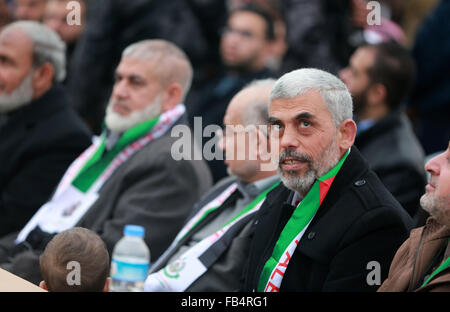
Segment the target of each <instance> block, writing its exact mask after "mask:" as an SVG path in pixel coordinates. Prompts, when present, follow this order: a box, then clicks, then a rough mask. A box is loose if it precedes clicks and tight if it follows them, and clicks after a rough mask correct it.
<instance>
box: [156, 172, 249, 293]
mask: <svg viewBox="0 0 450 312" xmlns="http://www.w3.org/2000/svg"><path fill="white" fill-rule="evenodd" d="M236 181H237V180H236V178H235V177H227V178H224V179H222V180H221V181H219V182H218V183H217V184H216V185H215V186H214V187H213V188H211V190H209V191H208V192H207V194H205V196H203V198H202V199H201V200H200V201H199V202H198V203H197V204H195V206H194V212H193V214H192V217H193V216H194V215H195V213H197V212H198V210H199V209H201V208H203V207H204V206H205V205H206V204H208V203H209V202H211V201H212V200H213V199H215V198H216V197H217V196H219V195H220V194H221V193H222V192H223V191H224V190H225V189H226V188H227V187H229V186H230V185H231V184H232V183H234V182H236ZM237 198H238V197H237V196H235V194H234V195H232V196H230V197H229V198H228V199H227V200H226V201H225V202H224V203H223V204H222V206H221V207H220V208H219V209H217V210H215V211H213V212H211V213H210V214H209V215H208V216H206V217H205V218H204V219H202V220H201V221H200V223H199V224H198V225H197V226H196V227H195V228H194V229H193V230H192V231H190V232H189V233H188V234H187V235H186V236H185V237H184V238H183V239H182V240H181V241H180V242H179V243H178V244H177V246H176V247H175V248H174V249H173V250H172V251H171V252H170V253H168V254H166V255H165V256H164V258H162V259H161V260H163V259H164V260H163V261H161V263H160V264H159V265H158V266H156V265H155V266H154V267H152V268H151V273H153V272H156V271H159V270H160V269H162V268H163V267H164V266H166V265H167V264H168V263H169V260H170V259H171V258H172V257H173V256H174V255H175V253H177V252H178V251H179V250H180V248H181V247H182V246H183V245H186V244H187V242H188V241H189V240H190V239H191V238H192V236H194V234H195V233H197V232H198V231H199V230H200V229H202V228H204V226H205V225H207V224H209V223H210V222H211V220H213V219H214V218H216V217H217V215H218V214H220V213H221V212H222V211H223V210H224V209H227V208H229V207H231V206H234V205H235V203H236V200H237ZM189 219H190V218H188V220H189ZM250 229H251V221H249V222H248V223H247V224H245V225H242V228H241V229H240V230H239V231H238V234H237V235H236V236H235V237H233V239H232V242H231V243H230V245H229V246H228V248H227V249H226V251H225V252H223V254H221V255H220V257H219V258H218V259H217V261H216V262H214V263H213V264H212V265H211V266H210V267H209V268H208V271H207V272H205V273H204V274H203V275H201V276H200V277H199V278H198V279H197V280H196V281H195V282H193V283H192V284H191V285H190V286H189V287H188V288H187V289H186V291H188V292H190V291H192V292H197V291H235V290H238V289H239V283H240V277H241V275H242V267H243V265H244V263H245V260H246V259H247V253H248V247H249V244H250V237H251V231H250Z"/></svg>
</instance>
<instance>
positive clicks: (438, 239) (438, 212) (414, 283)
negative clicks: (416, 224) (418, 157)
mask: <svg viewBox="0 0 450 312" xmlns="http://www.w3.org/2000/svg"><path fill="white" fill-rule="evenodd" d="M425 169H426V170H427V171H428V172H429V173H430V179H429V181H428V184H427V186H426V187H425V190H426V192H425V194H424V195H423V196H422V197H421V199H420V205H421V206H422V208H423V209H424V210H425V211H427V212H428V213H429V214H430V217H429V218H428V219H427V222H426V224H425V226H422V227H420V228H417V229H414V230H412V231H411V234H410V236H409V238H408V240H407V241H406V242H405V243H404V244H403V245H402V246H401V247H400V248H399V250H398V251H397V253H396V254H395V258H394V260H393V261H392V265H391V268H390V271H389V276H388V278H387V279H386V280H385V281H384V282H383V285H381V287H380V289H379V290H378V291H380V292H385V291H387V292H394V291H395V292H404V291H417V292H443V291H445V292H449V291H450V270H449V268H450V141H449V145H448V147H447V150H445V151H444V152H443V153H440V154H439V155H437V156H436V157H433V158H432V159H430V160H429V161H428V162H427V164H426V165H425Z"/></svg>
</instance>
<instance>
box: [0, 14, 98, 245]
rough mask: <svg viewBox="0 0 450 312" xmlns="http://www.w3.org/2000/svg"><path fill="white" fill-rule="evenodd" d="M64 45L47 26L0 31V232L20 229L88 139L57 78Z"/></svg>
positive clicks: (61, 76) (21, 25)
mask: <svg viewBox="0 0 450 312" xmlns="http://www.w3.org/2000/svg"><path fill="white" fill-rule="evenodd" d="M64 68H65V46H64V43H63V42H62V41H61V39H60V38H59V36H58V35H57V34H56V33H55V32H53V31H52V30H50V29H48V28H47V27H45V26H43V25H41V24H39V23H37V22H31V21H26V22H25V21H22V22H16V23H13V24H10V25H9V26H7V27H6V28H4V29H3V31H2V33H1V35H0V163H1V166H0V236H4V235H6V234H8V233H12V232H15V231H18V230H20V229H21V228H22V227H23V226H24V225H25V223H26V222H27V221H28V220H29V219H30V218H31V216H32V215H33V214H34V213H35V212H36V210H37V209H38V208H39V207H40V206H41V205H42V204H43V203H44V202H46V201H47V200H48V199H49V197H50V195H51V193H52V192H53V191H54V189H55V188H56V185H57V183H58V181H59V180H60V179H61V177H62V175H63V174H64V172H65V171H66V169H67V167H68V166H69V165H70V163H71V162H72V161H73V160H75V158H76V157H77V156H78V155H79V154H80V153H81V152H82V151H83V150H84V149H86V148H87V147H88V146H89V145H90V143H91V139H90V133H89V130H88V128H87V126H85V125H84V123H83V122H82V121H81V119H80V118H79V117H78V116H77V114H76V113H75V111H73V110H72V109H71V107H70V105H69V103H68V102H67V98H66V94H65V91H64V89H63V87H62V86H60V85H59V84H58V82H60V81H62V80H63V79H64V75H65V69H64Z"/></svg>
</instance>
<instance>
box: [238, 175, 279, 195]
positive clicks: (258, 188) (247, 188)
mask: <svg viewBox="0 0 450 312" xmlns="http://www.w3.org/2000/svg"><path fill="white" fill-rule="evenodd" d="M279 180H280V177H279V176H278V174H276V175H273V176H271V177H268V178H264V179H260V180H257V181H255V182H253V183H246V182H243V181H238V183H237V184H238V189H239V191H241V193H242V194H243V195H244V197H256V196H258V195H259V194H260V193H261V192H263V191H264V190H266V189H267V188H269V187H270V186H272V185H273V184H274V183H276V182H277V181H279Z"/></svg>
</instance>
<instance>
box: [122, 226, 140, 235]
mask: <svg viewBox="0 0 450 312" xmlns="http://www.w3.org/2000/svg"><path fill="white" fill-rule="evenodd" d="M123 234H125V235H129V236H137V237H144V235H145V229H144V227H142V226H140V225H131V224H128V225H125V229H124V230H123Z"/></svg>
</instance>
